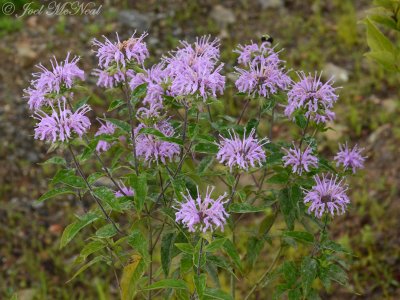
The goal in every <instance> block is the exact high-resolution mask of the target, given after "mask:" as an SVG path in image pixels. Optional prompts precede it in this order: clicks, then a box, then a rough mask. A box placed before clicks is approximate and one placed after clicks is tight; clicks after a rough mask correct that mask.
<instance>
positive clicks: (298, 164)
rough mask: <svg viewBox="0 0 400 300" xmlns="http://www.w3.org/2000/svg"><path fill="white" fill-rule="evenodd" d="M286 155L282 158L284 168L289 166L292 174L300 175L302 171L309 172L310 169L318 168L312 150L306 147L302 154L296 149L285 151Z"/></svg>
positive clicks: (316, 159) (294, 147)
mask: <svg viewBox="0 0 400 300" xmlns="http://www.w3.org/2000/svg"><path fill="white" fill-rule="evenodd" d="M282 149H283V151H285V152H286V155H285V156H284V157H283V158H282V160H283V162H284V166H285V167H287V166H291V167H292V170H293V173H297V174H299V175H301V173H302V172H303V171H306V172H310V167H314V168H316V167H317V166H318V158H317V157H316V156H314V155H313V154H312V149H311V148H310V147H307V148H306V149H305V150H304V151H303V152H302V151H301V150H300V149H298V148H296V146H295V145H294V144H293V148H290V149H285V148H282Z"/></svg>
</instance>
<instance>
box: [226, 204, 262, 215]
mask: <svg viewBox="0 0 400 300" xmlns="http://www.w3.org/2000/svg"><path fill="white" fill-rule="evenodd" d="M264 210H265V208H263V207H256V206H253V205H251V204H250V203H232V204H231V205H230V206H229V212H231V213H238V214H245V213H255V212H260V211H264Z"/></svg>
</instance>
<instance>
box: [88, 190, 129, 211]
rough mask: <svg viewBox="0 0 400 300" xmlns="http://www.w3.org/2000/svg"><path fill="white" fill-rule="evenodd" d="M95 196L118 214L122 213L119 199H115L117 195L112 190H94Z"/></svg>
mask: <svg viewBox="0 0 400 300" xmlns="http://www.w3.org/2000/svg"><path fill="white" fill-rule="evenodd" d="M93 194H94V195H95V196H96V197H97V198H98V199H100V200H101V201H103V202H104V203H106V204H108V206H109V207H110V208H111V209H112V210H114V211H117V212H122V209H121V205H120V203H119V201H118V198H117V197H115V194H114V192H113V191H112V190H110V189H109V188H108V187H105V186H100V187H97V188H94V189H93Z"/></svg>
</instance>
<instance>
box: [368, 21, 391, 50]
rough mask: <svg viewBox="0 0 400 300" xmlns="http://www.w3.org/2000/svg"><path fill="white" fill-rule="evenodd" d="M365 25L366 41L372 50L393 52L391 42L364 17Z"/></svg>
mask: <svg viewBox="0 0 400 300" xmlns="http://www.w3.org/2000/svg"><path fill="white" fill-rule="evenodd" d="M366 26H367V43H368V46H369V47H370V48H371V50H372V52H375V51H387V52H390V53H394V50H395V48H394V46H393V44H392V42H391V41H390V40H389V39H388V38H387V37H386V36H385V35H384V34H383V33H382V32H381V31H380V30H379V29H378V28H377V27H376V26H375V25H374V24H373V23H372V22H371V20H370V19H369V18H367V19H366Z"/></svg>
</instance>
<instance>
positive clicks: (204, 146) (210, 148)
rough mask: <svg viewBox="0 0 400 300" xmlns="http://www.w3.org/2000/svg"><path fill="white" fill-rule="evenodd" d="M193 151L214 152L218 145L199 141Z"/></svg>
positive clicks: (216, 150)
mask: <svg viewBox="0 0 400 300" xmlns="http://www.w3.org/2000/svg"><path fill="white" fill-rule="evenodd" d="M194 151H195V152H199V153H207V154H215V153H217V152H218V146H217V145H215V144H213V143H199V144H197V145H196V146H195V147H194Z"/></svg>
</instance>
